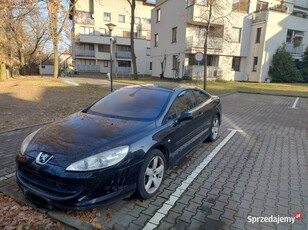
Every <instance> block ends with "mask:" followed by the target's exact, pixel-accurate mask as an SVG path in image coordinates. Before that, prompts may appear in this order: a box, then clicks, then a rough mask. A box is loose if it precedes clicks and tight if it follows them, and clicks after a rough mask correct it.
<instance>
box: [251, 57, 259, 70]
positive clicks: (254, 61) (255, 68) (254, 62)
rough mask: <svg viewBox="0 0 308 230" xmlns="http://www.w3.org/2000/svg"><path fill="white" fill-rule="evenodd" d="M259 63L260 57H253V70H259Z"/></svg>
mask: <svg viewBox="0 0 308 230" xmlns="http://www.w3.org/2000/svg"><path fill="white" fill-rule="evenodd" d="M257 65H258V57H253V66H252V71H253V72H256V71H257Z"/></svg>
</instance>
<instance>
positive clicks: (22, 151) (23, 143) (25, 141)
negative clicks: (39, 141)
mask: <svg viewBox="0 0 308 230" xmlns="http://www.w3.org/2000/svg"><path fill="white" fill-rule="evenodd" d="M39 130H40V129H38V130H36V131H35V132H33V133H31V134H29V135H28V136H27V137H26V138H25V139H24V141H23V142H22V144H21V147H20V153H21V154H22V155H24V154H25V152H26V149H27V147H28V145H29V143H30V141H31V140H32V139H33V137H34V136H35V134H36V133H37V132H38V131H39Z"/></svg>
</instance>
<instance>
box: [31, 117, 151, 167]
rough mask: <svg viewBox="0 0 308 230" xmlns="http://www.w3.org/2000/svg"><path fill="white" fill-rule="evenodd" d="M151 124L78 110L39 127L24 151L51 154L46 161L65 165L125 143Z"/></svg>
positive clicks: (33, 154)
mask: <svg viewBox="0 0 308 230" xmlns="http://www.w3.org/2000/svg"><path fill="white" fill-rule="evenodd" d="M153 126H155V122H153V121H139V120H138V121H137V120H128V119H119V118H111V117H104V116H101V115H91V114H86V113H82V112H80V113H76V114H73V115H71V116H69V117H67V118H65V119H64V120H62V121H59V122H55V123H53V124H51V125H48V126H46V127H44V128H42V129H41V130H39V132H38V133H37V134H36V136H35V137H34V138H33V140H32V141H31V143H30V144H29V146H28V148H27V151H26V153H27V155H30V156H31V157H34V158H35V157H36V156H37V155H38V153H39V152H44V153H49V154H52V155H53V157H52V159H51V160H50V161H49V163H51V164H56V165H59V166H63V167H67V166H68V165H69V164H71V163H73V162H75V161H77V160H80V159H83V158H85V157H88V156H91V155H93V154H96V153H99V152H102V151H104V150H108V149H111V148H114V147H118V146H123V145H127V144H129V140H131V139H133V136H134V135H138V134H139V133H140V132H144V131H145V130H147V129H151V128H153Z"/></svg>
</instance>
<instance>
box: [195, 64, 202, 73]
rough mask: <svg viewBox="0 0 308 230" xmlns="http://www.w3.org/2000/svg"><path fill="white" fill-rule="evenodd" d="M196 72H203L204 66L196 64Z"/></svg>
mask: <svg viewBox="0 0 308 230" xmlns="http://www.w3.org/2000/svg"><path fill="white" fill-rule="evenodd" d="M194 72H195V73H202V72H203V66H198V65H197V66H194Z"/></svg>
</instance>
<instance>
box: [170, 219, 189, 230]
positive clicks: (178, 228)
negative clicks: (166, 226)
mask: <svg viewBox="0 0 308 230" xmlns="http://www.w3.org/2000/svg"><path fill="white" fill-rule="evenodd" d="M188 226H189V224H188V223H186V222H184V221H182V220H177V221H176V224H175V225H174V227H172V228H171V229H172V230H184V229H186V228H187V227H188Z"/></svg>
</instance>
